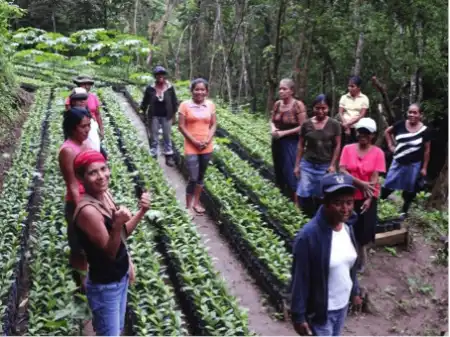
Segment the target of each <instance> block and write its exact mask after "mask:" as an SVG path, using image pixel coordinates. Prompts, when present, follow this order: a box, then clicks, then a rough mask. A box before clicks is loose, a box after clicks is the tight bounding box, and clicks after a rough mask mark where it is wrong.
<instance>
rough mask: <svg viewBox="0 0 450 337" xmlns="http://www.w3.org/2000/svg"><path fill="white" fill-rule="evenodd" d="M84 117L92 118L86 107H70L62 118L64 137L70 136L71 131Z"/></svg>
mask: <svg viewBox="0 0 450 337" xmlns="http://www.w3.org/2000/svg"><path fill="white" fill-rule="evenodd" d="M84 117H88V118H92V116H91V114H90V113H89V111H88V109H86V108H81V107H74V108H70V110H68V111H66V112H65V113H64V120H63V131H64V139H67V138H69V137H70V136H72V134H73V131H74V130H75V129H76V127H77V126H78V124H80V123H81V121H82V120H83V118H84Z"/></svg>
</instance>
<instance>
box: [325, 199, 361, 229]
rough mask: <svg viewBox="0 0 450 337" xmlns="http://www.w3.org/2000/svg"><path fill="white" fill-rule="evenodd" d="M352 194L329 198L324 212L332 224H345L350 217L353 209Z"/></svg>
mask: <svg viewBox="0 0 450 337" xmlns="http://www.w3.org/2000/svg"><path fill="white" fill-rule="evenodd" d="M354 204H355V201H354V197H353V194H352V193H351V192H350V193H346V194H341V195H335V196H332V197H330V199H329V200H327V201H326V203H325V211H326V212H327V213H328V216H329V217H330V220H332V221H333V222H336V223H339V222H346V221H347V220H348V219H349V218H350V216H351V215H352V211H353V208H354Z"/></svg>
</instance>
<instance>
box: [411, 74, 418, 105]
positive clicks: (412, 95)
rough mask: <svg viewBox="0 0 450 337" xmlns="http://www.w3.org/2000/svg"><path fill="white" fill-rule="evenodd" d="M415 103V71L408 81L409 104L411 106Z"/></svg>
mask: <svg viewBox="0 0 450 337" xmlns="http://www.w3.org/2000/svg"><path fill="white" fill-rule="evenodd" d="M416 101H417V71H415V72H414V74H412V75H411V79H410V81H409V104H413V103H415V102H416Z"/></svg>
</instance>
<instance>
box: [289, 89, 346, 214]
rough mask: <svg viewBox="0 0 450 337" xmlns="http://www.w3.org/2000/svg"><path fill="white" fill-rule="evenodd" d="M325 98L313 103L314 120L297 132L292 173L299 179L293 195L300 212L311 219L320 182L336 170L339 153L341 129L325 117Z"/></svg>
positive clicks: (326, 115) (327, 101)
mask: <svg viewBox="0 0 450 337" xmlns="http://www.w3.org/2000/svg"><path fill="white" fill-rule="evenodd" d="M330 107H331V102H330V100H329V98H328V97H327V96H326V95H324V94H320V95H319V96H317V97H316V99H315V100H314V102H313V112H314V117H312V118H310V119H308V120H307V121H306V122H304V123H303V125H302V128H301V129H300V139H299V142H298V151H297V158H296V162H295V171H294V173H295V174H296V176H297V178H298V179H299V182H298V186H297V195H298V201H299V206H300V208H301V209H302V211H303V212H304V213H305V214H306V215H308V216H310V217H313V216H314V214H315V213H316V210H317V208H318V205H319V199H320V198H321V191H320V181H321V180H322V178H323V176H324V175H325V174H326V173H327V172H335V171H336V162H337V160H338V158H339V152H340V150H341V146H340V144H341V126H340V125H339V122H337V121H336V120H334V119H332V118H330V117H328V111H329V109H330Z"/></svg>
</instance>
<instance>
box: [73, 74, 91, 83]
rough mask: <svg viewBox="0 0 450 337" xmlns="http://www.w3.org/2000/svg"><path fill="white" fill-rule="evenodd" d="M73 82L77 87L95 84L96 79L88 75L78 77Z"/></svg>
mask: <svg viewBox="0 0 450 337" xmlns="http://www.w3.org/2000/svg"><path fill="white" fill-rule="evenodd" d="M73 82H74V83H75V84H77V85H80V84H94V79H93V78H92V77H90V76H88V75H79V76H77V77H74V79H73Z"/></svg>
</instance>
